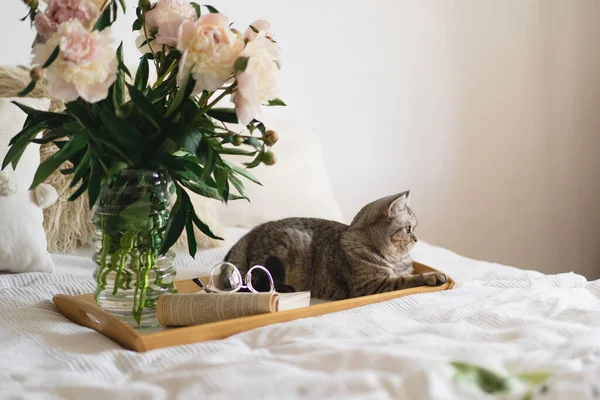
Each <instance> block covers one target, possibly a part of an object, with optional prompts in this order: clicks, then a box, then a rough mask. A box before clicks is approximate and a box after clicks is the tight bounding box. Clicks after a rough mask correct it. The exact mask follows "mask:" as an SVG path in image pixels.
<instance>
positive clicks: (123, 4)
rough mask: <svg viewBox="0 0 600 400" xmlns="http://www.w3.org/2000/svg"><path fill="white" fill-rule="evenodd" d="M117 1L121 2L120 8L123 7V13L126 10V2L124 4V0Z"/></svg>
mask: <svg viewBox="0 0 600 400" xmlns="http://www.w3.org/2000/svg"><path fill="white" fill-rule="evenodd" d="M119 3H120V4H121V8H122V9H123V14H125V13H126V12H127V4H125V0H119Z"/></svg>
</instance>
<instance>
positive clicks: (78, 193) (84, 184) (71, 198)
mask: <svg viewBox="0 0 600 400" xmlns="http://www.w3.org/2000/svg"><path fill="white" fill-rule="evenodd" d="M87 186H88V181H87V180H84V181H83V182H82V183H81V185H80V186H79V187H78V188H77V190H76V191H75V192H73V194H72V195H71V196H69V198H68V201H75V200H77V199H78V198H79V197H80V196H81V195H82V194H83V193H85V191H86V190H87Z"/></svg>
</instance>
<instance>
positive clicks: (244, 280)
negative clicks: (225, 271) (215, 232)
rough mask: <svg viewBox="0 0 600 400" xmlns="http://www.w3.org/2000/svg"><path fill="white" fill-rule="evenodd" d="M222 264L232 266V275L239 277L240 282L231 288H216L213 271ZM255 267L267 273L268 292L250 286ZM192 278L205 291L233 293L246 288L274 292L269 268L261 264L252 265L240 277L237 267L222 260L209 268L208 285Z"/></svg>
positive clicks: (256, 291) (254, 291)
mask: <svg viewBox="0 0 600 400" xmlns="http://www.w3.org/2000/svg"><path fill="white" fill-rule="evenodd" d="M224 265H225V266H230V267H232V268H233V270H234V275H237V276H239V278H240V279H239V282H240V284H239V285H238V286H237V287H236V288H234V289H232V290H221V289H219V288H217V286H216V285H215V281H214V277H215V274H214V272H215V270H216V269H217V268H222V267H223V266H224ZM257 269H260V270H262V271H264V272H265V273H266V274H267V277H268V278H269V283H270V284H271V289H270V290H269V291H268V292H259V291H258V290H256V289H254V287H253V286H252V271H254V270H257ZM192 280H193V281H194V283H195V284H196V285H198V286H200V287H201V288H202V289H204V291H205V292H207V293H235V292H239V291H240V290H241V289H248V290H250V292H252V293H273V292H275V283H274V282H273V276H272V275H271V273H270V272H269V270H268V269H267V268H265V267H264V266H262V265H255V266H253V267H252V268H250V269H249V270H248V272H246V276H245V277H242V273H241V272H240V270H239V268H238V267H236V266H235V265H233V264H232V263H230V262H227V261H222V262H220V263H217V264H215V266H214V267H212V269H211V270H210V279H209V281H208V285H205V284H204V283H203V282H202V280H200V278H194V279H192Z"/></svg>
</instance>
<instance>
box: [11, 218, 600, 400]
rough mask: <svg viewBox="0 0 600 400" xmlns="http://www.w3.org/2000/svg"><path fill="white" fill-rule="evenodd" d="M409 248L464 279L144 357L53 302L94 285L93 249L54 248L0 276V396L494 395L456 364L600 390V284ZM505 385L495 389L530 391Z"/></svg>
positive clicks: (568, 391)
mask: <svg viewBox="0 0 600 400" xmlns="http://www.w3.org/2000/svg"><path fill="white" fill-rule="evenodd" d="M231 233H232V240H235V238H236V237H238V236H239V235H240V234H242V233H243V231H239V230H237V231H233V232H231ZM226 250H227V247H224V248H221V249H217V250H210V251H208V252H205V253H203V254H202V255H201V257H200V259H199V260H198V261H197V265H202V266H203V267H204V268H208V267H209V266H210V265H212V264H213V263H214V262H216V261H217V260H218V259H219V258H221V257H223V255H224V253H225V252H226ZM414 256H415V259H416V260H418V261H420V262H423V263H425V264H428V265H431V266H433V267H435V268H438V269H440V270H443V271H445V272H447V273H448V274H449V275H451V276H452V277H454V278H455V279H456V280H457V282H458V284H457V287H456V289H454V290H451V291H447V292H438V293H432V294H421V295H416V296H409V297H404V298H400V299H397V300H393V301H389V302H385V303H381V304H374V305H370V306H366V307H361V308H357V309H353V310H349V311H344V312H339V313H335V314H330V315H325V316H321V317H317V318H307V319H303V320H297V321H293V322H289V323H284V324H277V325H272V326H268V327H264V328H260V329H256V330H252V331H249V332H245V333H242V334H239V335H236V336H233V337H231V338H229V339H226V340H220V341H213V342H206V343H198V344H193V345H186V346H179V347H173V348H167V349H161V350H156V351H151V352H147V353H139V354H138V353H134V352H130V351H127V350H123V349H121V348H120V347H119V346H118V345H116V344H115V343H113V342H112V341H110V340H109V339H106V338H105V337H103V336H102V335H100V334H97V333H96V332H94V331H91V330H88V329H86V328H82V327H79V326H77V325H75V324H72V323H71V322H69V321H68V320H67V319H65V318H64V317H62V316H61V315H60V314H59V313H58V312H57V311H56V310H55V308H54V306H53V304H52V302H51V298H52V296H53V295H54V294H57V293H69V294H78V293H86V292H90V291H91V290H92V289H93V286H94V284H93V281H92V279H91V278H90V276H91V271H92V269H93V264H92V263H91V262H90V261H89V260H88V259H87V258H78V257H75V256H55V261H56V263H57V266H58V268H57V270H58V273H55V274H52V275H50V274H39V273H27V274H20V275H0V343H1V347H0V398H25V399H30V398H31V399H45V398H48V399H58V398H72V399H86V400H92V399H103V400H104V399H111V398H115V399H116V398H128V399H138V398H139V399H168V398H183V399H188V398H189V399H192V398H199V396H203V397H206V398H210V399H213V398H214V399H225V398H235V399H240V398H243V399H246V398H260V399H267V398H269V399H270V398H277V399H295V398H302V399H322V398H338V399H349V398H359V399H385V398H406V399H453V398H457V399H465V398H496V397H492V395H488V394H485V393H484V392H483V391H481V389H480V387H481V386H482V385H481V384H480V385H477V384H475V383H474V382H472V381H469V380H468V379H466V378H464V376H463V378H462V379H457V377H456V370H455V368H453V367H452V366H451V365H450V362H453V361H462V362H470V363H475V364H477V365H480V366H484V367H487V368H489V369H491V370H493V371H497V372H498V373H499V374H501V375H506V376H509V375H511V376H512V375H514V374H516V373H520V372H524V371H525V372H532V371H539V370H544V371H548V372H549V373H550V377H549V378H548V380H547V382H546V383H545V384H543V385H539V384H538V385H532V386H531V391H532V396H533V397H532V398H539V399H569V400H572V399H579V398H590V399H591V398H595V397H594V396H595V395H599V393H600V384H596V382H599V381H600V379H599V377H600V281H596V282H587V281H586V280H585V278H583V277H581V276H579V275H575V274H572V273H567V274H560V275H552V276H546V275H543V274H541V273H537V272H532V271H522V270H519V269H516V268H512V267H505V266H500V265H496V264H490V263H486V262H481V261H475V260H471V259H467V258H463V257H460V256H458V255H456V254H454V253H451V252H449V251H447V250H443V249H440V248H436V247H433V246H430V245H426V244H423V243H419V245H418V246H417V248H416V249H415V251H414ZM178 266H179V267H180V268H181V269H182V270H184V271H185V270H187V271H188V273H189V271H190V270H191V268H193V263H192V262H191V259H187V258H183V257H181V258H180V259H179V261H178ZM459 378H460V377H459ZM505 383H506V387H507V388H506V390H505V391H504V392H503V394H501V397H500V398H515V399H517V398H519V399H520V398H522V397H523V395H524V394H525V393H527V391H529V390H530V388H529V387H528V386H527V385H524V384H522V383H521V381H518V380H516V379H513V378H509V379H507V380H506V382H505ZM483 386H485V384H483Z"/></svg>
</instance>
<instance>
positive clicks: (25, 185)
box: [0, 98, 54, 272]
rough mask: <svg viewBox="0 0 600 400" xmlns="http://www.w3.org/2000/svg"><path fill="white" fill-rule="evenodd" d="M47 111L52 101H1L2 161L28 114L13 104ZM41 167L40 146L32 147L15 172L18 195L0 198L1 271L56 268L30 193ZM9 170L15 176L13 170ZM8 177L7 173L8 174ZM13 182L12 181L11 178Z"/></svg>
mask: <svg viewBox="0 0 600 400" xmlns="http://www.w3.org/2000/svg"><path fill="white" fill-rule="evenodd" d="M13 100H14V101H18V102H20V103H21V104H24V105H27V106H29V107H32V108H35V109H38V110H43V111H47V110H48V109H49V107H50V100H49V99H31V98H0V160H2V161H3V160H4V157H5V156H6V152H7V151H8V149H9V147H8V143H9V142H10V139H11V138H12V137H13V136H14V135H15V134H17V133H19V131H20V130H21V129H22V128H23V124H24V123H25V119H26V118H27V115H26V114H25V113H24V112H22V111H21V110H20V109H19V108H18V107H17V106H15V105H14V104H12V103H11V101H13ZM39 165H40V149H39V145H36V144H30V145H29V146H28V147H27V149H26V150H25V152H24V153H23V156H22V157H21V160H20V161H19V164H18V166H17V169H16V171H14V174H13V175H14V178H16V182H17V183H18V187H17V190H16V193H14V194H12V195H3V196H0V270H1V271H11V272H52V271H53V270H54V265H53V263H52V259H51V258H50V254H48V251H47V249H46V235H45V233H44V228H43V225H42V224H43V221H44V217H43V212H42V209H41V208H40V207H39V206H38V205H37V203H36V200H35V198H34V192H33V191H30V190H29V186H30V185H31V182H32V181H33V177H34V175H35V171H36V169H37V167H38V166H39ZM5 171H8V172H7V173H8V174H11V171H12V167H11V166H8V167H6V169H5ZM5 174H6V173H5ZM11 179H12V178H11Z"/></svg>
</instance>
